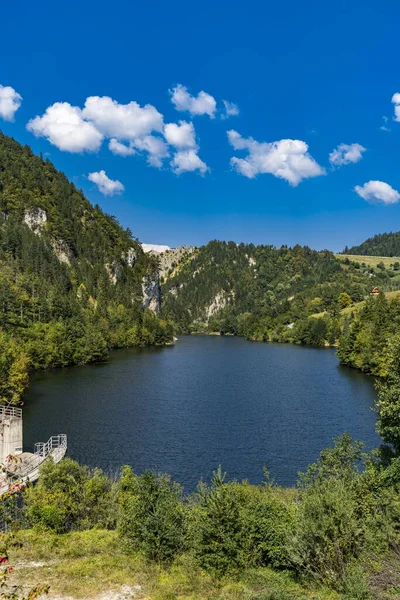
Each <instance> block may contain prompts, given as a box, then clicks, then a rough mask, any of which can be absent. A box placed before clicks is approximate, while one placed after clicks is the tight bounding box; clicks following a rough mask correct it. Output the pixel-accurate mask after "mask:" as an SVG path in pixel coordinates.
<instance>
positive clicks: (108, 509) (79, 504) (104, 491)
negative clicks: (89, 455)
mask: <svg viewBox="0 0 400 600" xmlns="http://www.w3.org/2000/svg"><path fill="white" fill-rule="evenodd" d="M114 496H115V494H114V486H113V485H112V483H111V481H110V479H109V478H108V477H107V476H106V475H105V474H104V473H103V472H102V471H101V470H100V469H95V470H94V471H90V469H88V468H87V467H82V466H80V465H79V464H78V463H77V462H75V461H74V460H71V459H69V458H65V459H63V460H62V461H61V462H59V463H58V464H54V463H53V461H52V460H50V459H48V460H47V461H46V462H45V463H44V464H43V465H42V467H41V477H40V479H39V481H38V483H37V485H36V486H34V487H29V488H27V489H26V491H25V492H24V503H25V506H24V512H25V515H26V517H27V519H28V523H30V524H31V525H33V526H36V527H38V528H40V529H50V530H54V531H56V532H58V533H63V532H66V531H70V530H76V529H89V528H91V527H102V528H112V527H115V523H116V507H115V501H114Z"/></svg>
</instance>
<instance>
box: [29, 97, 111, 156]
mask: <svg viewBox="0 0 400 600" xmlns="http://www.w3.org/2000/svg"><path fill="white" fill-rule="evenodd" d="M26 127H27V129H28V131H31V132H32V133H33V134H34V135H35V136H36V137H45V138H47V139H48V140H49V142H51V143H52V144H53V145H54V146H56V147H57V148H59V149H60V150H65V151H67V152H84V151H85V150H86V151H89V152H96V151H97V150H98V149H99V148H100V146H101V143H102V141H103V134H102V133H101V132H100V131H98V130H97V129H96V127H95V126H94V125H93V123H89V122H87V121H85V120H84V119H83V117H82V111H81V109H80V108H78V107H77V106H71V104H68V102H56V103H55V104H53V105H52V106H49V107H48V108H47V110H46V112H45V113H44V115H43V116H41V117H35V118H34V119H31V120H30V121H29V123H28V124H27V126H26Z"/></svg>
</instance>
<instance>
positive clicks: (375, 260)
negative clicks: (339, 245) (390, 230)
mask: <svg viewBox="0 0 400 600" xmlns="http://www.w3.org/2000/svg"><path fill="white" fill-rule="evenodd" d="M335 257H336V258H338V259H339V260H345V259H346V258H348V259H349V260H351V261H353V262H356V263H360V264H361V263H365V264H366V265H369V266H370V267H373V268H376V266H377V265H378V264H379V263H381V262H382V263H383V264H384V265H385V267H386V268H388V267H390V265H392V264H393V263H395V262H397V261H398V258H396V257H395V256H362V255H359V254H335Z"/></svg>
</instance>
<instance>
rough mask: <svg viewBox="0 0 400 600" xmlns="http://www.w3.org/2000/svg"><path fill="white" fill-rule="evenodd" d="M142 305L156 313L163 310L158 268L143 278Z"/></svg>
mask: <svg viewBox="0 0 400 600" xmlns="http://www.w3.org/2000/svg"><path fill="white" fill-rule="evenodd" d="M142 294H143V300H142V306H143V308H149V309H150V310H152V311H153V312H155V313H156V314H158V313H159V312H160V310H161V289H160V277H159V274H158V271H157V270H154V271H153V272H152V273H150V274H149V275H146V276H145V277H143V279H142Z"/></svg>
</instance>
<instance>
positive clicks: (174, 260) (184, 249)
mask: <svg viewBox="0 0 400 600" xmlns="http://www.w3.org/2000/svg"><path fill="white" fill-rule="evenodd" d="M195 250H196V248H195V247H194V246H178V248H171V249H170V250H166V251H165V252H163V253H162V254H160V255H159V257H158V259H159V265H160V277H165V276H166V275H167V273H168V271H169V270H170V269H171V268H174V265H175V266H177V265H178V264H179V263H180V262H182V261H184V260H185V259H188V258H190V257H191V256H192V255H193V254H194V252H195Z"/></svg>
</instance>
